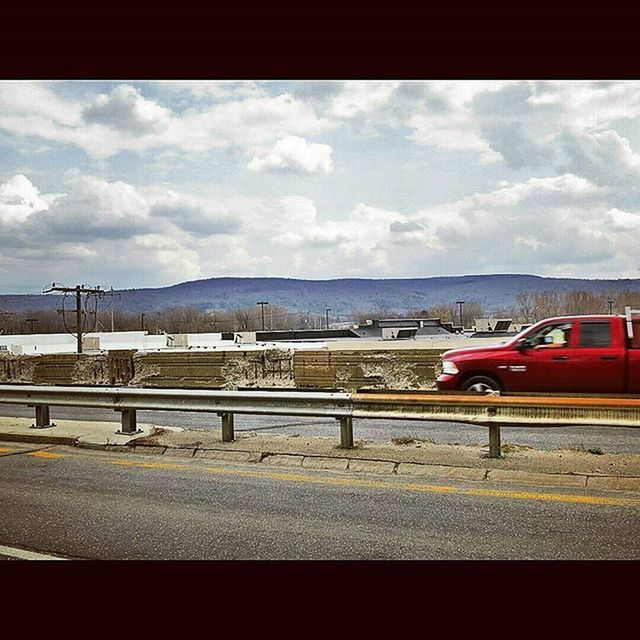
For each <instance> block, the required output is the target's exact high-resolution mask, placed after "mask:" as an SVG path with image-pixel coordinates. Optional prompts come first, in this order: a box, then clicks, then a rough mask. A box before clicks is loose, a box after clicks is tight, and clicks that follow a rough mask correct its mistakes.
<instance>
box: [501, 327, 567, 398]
mask: <svg viewBox="0 0 640 640" xmlns="http://www.w3.org/2000/svg"><path fill="white" fill-rule="evenodd" d="M573 326H574V323H573V322H571V321H562V322H551V323H549V324H546V325H543V326H542V327H539V328H538V329H537V330H536V331H535V332H534V333H531V334H529V335H528V336H527V338H528V339H529V341H530V346H529V347H528V348H526V349H524V350H514V351H513V352H512V357H511V360H510V362H508V363H505V364H504V365H502V366H501V367H499V368H501V369H502V370H503V371H501V375H502V376H503V379H505V380H506V381H507V382H506V387H507V389H509V390H510V391H548V392H555V393H563V392H566V393H571V392H575V391H576V385H577V380H576V378H575V376H574V375H573V372H572V369H571V366H570V362H571V359H570V357H569V355H568V354H569V353H570V351H571V346H572V344H573V340H574V335H573V334H574V332H573Z"/></svg>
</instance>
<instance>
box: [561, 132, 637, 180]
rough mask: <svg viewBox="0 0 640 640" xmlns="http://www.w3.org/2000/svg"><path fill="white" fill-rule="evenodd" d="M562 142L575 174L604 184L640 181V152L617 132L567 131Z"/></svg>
mask: <svg viewBox="0 0 640 640" xmlns="http://www.w3.org/2000/svg"><path fill="white" fill-rule="evenodd" d="M562 143H563V148H564V151H565V153H566V154H567V155H568V156H569V159H570V168H571V170H572V171H574V172H575V173H578V174H580V175H583V176H586V177H587V178H589V179H590V180H593V181H594V182H596V183H598V184H603V185H617V186H620V185H625V184H627V185H632V184H634V183H636V184H638V183H640V155H638V154H637V153H634V151H633V150H632V149H631V145H630V144H629V141H628V140H627V139H626V138H623V137H622V136H621V135H619V134H618V133H617V132H616V131H612V130H608V131H593V132H586V131H576V130H567V131H565V132H564V134H563V136H562Z"/></svg>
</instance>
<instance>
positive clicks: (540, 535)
mask: <svg viewBox="0 0 640 640" xmlns="http://www.w3.org/2000/svg"><path fill="white" fill-rule="evenodd" d="M1 444H2V447H1V450H0V512H1V513H0V515H1V517H0V547H2V549H1V550H0V552H1V553H3V554H4V555H5V557H11V553H12V551H11V550H12V549H14V550H15V549H18V550H22V551H24V550H27V551H29V552H32V553H41V554H46V555H53V556H64V557H68V558H74V559H75V558H77V559H81V558H85V559H113V560H118V559H123V560H124V559H155V560H159V559H171V560H186V559H199V560H204V559H217V560H223V559H225V560H226V559H284V560H286V559H358V560H378V559H397V560H400V559H416V560H417V559H638V558H640V538H639V537H638V535H637V532H638V530H639V526H640V496H638V494H637V493H635V494H634V493H621V492H597V491H593V490H578V489H571V490H568V489H567V490H564V489H559V488H547V487H544V488H540V487H539V488H536V489H530V488H529V489H527V488H526V487H523V486H522V485H519V486H518V485H515V486H508V485H501V486H500V487H496V486H490V485H486V484H482V485H480V483H472V482H466V483H465V482H454V481H443V480H438V481H437V483H432V482H429V481H428V480H419V481H416V480H413V479H412V480H410V481H408V480H407V479H406V478H401V477H388V476H387V477H383V476H369V475H362V474H355V473H352V474H349V473H332V472H328V471H326V472H321V471H312V470H309V469H304V470H302V469H296V470H293V469H287V468H279V469H275V468H266V466H264V467H263V465H249V464H247V465H231V464H221V463H218V462H215V463H214V462H213V461H206V460H198V459H186V458H185V459H181V458H172V459H169V458H165V457H162V458H158V457H157V456H142V455H138V454H120V453H111V452H102V451H89V450H82V449H74V448H70V447H51V446H48V447H43V446H40V447H37V446H36V445H26V444H18V443H1ZM20 552H21V551H20ZM15 553H19V552H15Z"/></svg>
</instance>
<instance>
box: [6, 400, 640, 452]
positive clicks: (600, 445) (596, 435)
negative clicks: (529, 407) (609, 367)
mask: <svg viewBox="0 0 640 640" xmlns="http://www.w3.org/2000/svg"><path fill="white" fill-rule="evenodd" d="M0 415H2V416H8V417H26V418H32V417H33V409H30V408H28V407H23V406H17V405H16V406H12V405H3V406H1V407H0ZM51 419H52V420H53V421H54V422H55V420H56V419H58V420H65V419H66V420H91V421H96V420H98V421H99V420H105V421H114V422H115V421H117V418H116V417H115V416H114V412H113V411H110V410H108V409H85V408H77V407H65V408H62V407H51ZM138 422H141V423H151V424H155V425H157V426H170V427H183V428H185V429H208V428H212V429H215V430H217V431H219V430H220V419H219V418H217V417H216V416H215V415H213V414H204V413H184V412H182V413H181V412H176V411H163V412H157V411H139V412H138ZM235 430H236V431H237V432H243V431H257V432H260V431H263V432H266V433H274V434H275V433H282V434H288V435H291V434H296V433H297V434H299V435H301V436H327V435H333V436H335V437H339V430H338V427H337V425H336V421H335V420H332V419H327V418H297V417H296V418H287V417H282V416H247V415H236V418H235ZM501 434H502V444H518V445H524V446H529V447H533V448H535V449H542V450H551V449H601V450H602V451H603V452H604V453H625V454H628V453H640V428H639V429H634V428H626V427H593V426H591V427H590V426H567V427H552V428H550V427H537V426H530V427H528V426H527V427H511V428H509V427H501ZM354 437H355V439H356V440H379V441H390V440H391V439H392V438H406V437H413V438H417V439H423V440H430V441H432V442H435V443H436V444H452V443H458V444H462V445H473V444H479V445H485V444H487V442H488V430H487V428H486V427H479V426H476V425H469V424H456V423H451V422H421V421H418V420H396V421H393V420H370V419H367V420H354Z"/></svg>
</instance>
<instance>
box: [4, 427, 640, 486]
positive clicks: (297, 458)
mask: <svg viewBox="0 0 640 640" xmlns="http://www.w3.org/2000/svg"><path fill="white" fill-rule="evenodd" d="M0 441H7V442H25V443H29V442H31V443H34V444H53V445H63V446H71V447H78V448H80V449H94V450H100V451H113V452H118V453H140V454H142V455H166V456H168V457H174V458H187V459H198V460H214V461H215V460H217V461H220V462H231V463H234V462H235V463H251V464H266V465H272V466H277V467H303V468H305V469H321V470H325V471H342V472H344V471H347V472H351V473H373V474H381V475H394V476H414V477H416V476H417V477H423V478H434V479H450V480H466V481H471V482H482V483H484V482H490V483H514V484H524V485H535V486H555V487H566V488H575V489H585V488H589V489H597V490H605V491H637V492H640V477H637V476H603V475H589V474H573V473H571V474H570V473H567V474H564V473H539V472H534V471H518V470H513V469H485V468H478V467H462V466H460V467H456V466H445V465H437V464H423V463H417V462H393V461H389V460H371V459H367V458H348V457H332V456H321V455H305V454H295V453H277V452H272V451H238V450H237V449H235V450H229V449H201V448H199V447H197V446H196V447H169V446H164V445H152V444H138V443H136V441H135V440H132V441H130V442H128V443H126V444H95V443H91V442H80V441H78V440H77V439H76V438H75V437H74V436H51V435H37V434H34V435H31V434H13V433H0Z"/></svg>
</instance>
